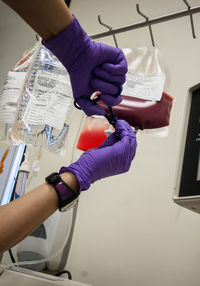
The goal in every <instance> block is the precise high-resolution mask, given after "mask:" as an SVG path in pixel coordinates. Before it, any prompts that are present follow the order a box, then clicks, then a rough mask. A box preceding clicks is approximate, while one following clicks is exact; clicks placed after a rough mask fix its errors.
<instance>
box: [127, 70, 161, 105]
mask: <svg viewBox="0 0 200 286" xmlns="http://www.w3.org/2000/svg"><path fill="white" fill-rule="evenodd" d="M164 83H165V75H164V74H163V73H152V74H149V75H143V74H140V73H136V72H133V71H128V73H127V75H126V82H125V84H124V85H123V90H122V94H123V95H127V96H132V97H136V98H141V99H145V100H154V101H160V100H161V97H162V93H163V90H164Z"/></svg>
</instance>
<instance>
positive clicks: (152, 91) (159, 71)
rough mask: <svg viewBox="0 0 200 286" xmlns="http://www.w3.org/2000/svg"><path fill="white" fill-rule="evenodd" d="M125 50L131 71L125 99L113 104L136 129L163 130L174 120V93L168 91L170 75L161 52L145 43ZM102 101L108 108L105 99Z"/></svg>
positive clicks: (127, 81)
mask: <svg viewBox="0 0 200 286" xmlns="http://www.w3.org/2000/svg"><path fill="white" fill-rule="evenodd" d="M124 53H125V56H126V59H127V62H128V73H127V75H126V82H125V84H124V86H123V90H122V102H121V103H120V104H118V105H117V106H113V111H114V113H115V115H116V116H117V117H118V118H119V119H124V120H126V121H127V122H128V123H129V124H130V125H131V126H132V127H135V128H136V129H141V130H145V129H147V130H155V129H159V131H160V128H162V127H167V126H168V125H169V123H170V114H171V108H172V103H173V97H172V96H171V95H169V93H168V92H165V91H166V90H168V89H169V75H168V71H167V69H166V67H165V65H164V64H163V59H161V56H160V52H159V51H158V49H157V48H146V47H144V48H138V49H124ZM164 90H165V91H164ZM99 104H100V105H101V106H102V107H103V109H104V110H105V111H106V112H108V108H107V106H106V105H105V104H104V103H103V102H99ZM155 134H156V133H155V132H153V135H155ZM159 134H160V133H158V136H160V135H159Z"/></svg>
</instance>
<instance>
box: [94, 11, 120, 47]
mask: <svg viewBox="0 0 200 286" xmlns="http://www.w3.org/2000/svg"><path fill="white" fill-rule="evenodd" d="M98 21H99V24H100V25H102V26H104V27H106V28H108V29H109V30H110V31H112V27H110V26H108V25H107V24H105V23H103V22H102V21H101V16H100V15H98ZM112 36H113V40H114V42H115V46H116V47H117V48H118V44H117V39H116V37H115V34H114V33H113V34H112Z"/></svg>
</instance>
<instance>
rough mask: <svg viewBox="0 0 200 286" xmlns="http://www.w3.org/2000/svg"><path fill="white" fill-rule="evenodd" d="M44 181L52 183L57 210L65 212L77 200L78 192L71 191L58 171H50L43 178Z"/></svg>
mask: <svg viewBox="0 0 200 286" xmlns="http://www.w3.org/2000/svg"><path fill="white" fill-rule="evenodd" d="M45 180H46V182H47V183H48V184H50V185H52V186H53V187H54V189H55V191H56V193H57V195H58V199H59V210H60V211H61V212H65V211H67V210H69V209H70V208H71V207H73V206H74V205H75V204H76V203H77V202H78V196H79V194H78V192H75V191H73V190H72V189H71V188H70V187H69V186H68V184H67V183H65V182H64V181H63V180H62V178H61V176H60V174H59V173H52V174H50V175H49V176H47V177H46V178H45Z"/></svg>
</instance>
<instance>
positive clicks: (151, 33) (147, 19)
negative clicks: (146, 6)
mask: <svg viewBox="0 0 200 286" xmlns="http://www.w3.org/2000/svg"><path fill="white" fill-rule="evenodd" d="M136 10H137V12H138V14H139V15H140V16H142V17H143V18H145V20H146V22H148V21H149V18H148V17H147V16H146V15H145V14H143V13H142V12H141V11H140V7H139V4H136ZM149 32H150V36H151V42H152V46H153V47H155V42H154V38H153V32H152V28H151V25H149Z"/></svg>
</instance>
